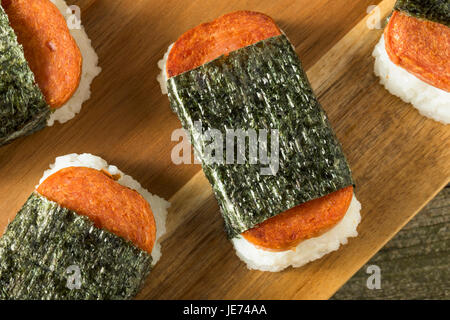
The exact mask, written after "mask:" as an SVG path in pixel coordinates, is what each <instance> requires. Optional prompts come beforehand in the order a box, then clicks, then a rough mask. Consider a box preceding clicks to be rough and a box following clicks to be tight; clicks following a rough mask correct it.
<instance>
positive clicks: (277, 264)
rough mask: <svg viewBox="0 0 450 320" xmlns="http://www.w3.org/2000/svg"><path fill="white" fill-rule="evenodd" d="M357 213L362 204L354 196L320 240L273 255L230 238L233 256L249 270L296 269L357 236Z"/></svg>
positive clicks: (238, 239)
mask: <svg viewBox="0 0 450 320" xmlns="http://www.w3.org/2000/svg"><path fill="white" fill-rule="evenodd" d="M360 211H361V204H360V203H359V201H358V200H357V199H356V196H353V199H352V202H351V203H350V206H349V208H348V210H347V213H346V214H345V216H344V218H342V220H341V221H340V222H339V223H338V224H337V225H336V226H334V227H333V228H332V229H331V230H329V231H327V232H326V233H324V234H322V235H321V236H319V237H316V238H311V239H308V240H305V241H302V242H301V243H300V244H299V245H298V246H297V247H295V248H294V249H292V250H288V251H278V252H274V251H267V250H263V249H259V248H258V247H256V246H255V245H253V244H252V243H250V242H249V241H247V240H246V239H245V238H244V237H242V236H238V237H237V238H235V239H233V240H232V243H233V245H234V249H235V250H236V254H237V255H238V257H239V258H240V259H241V260H242V261H244V262H245V263H246V264H247V267H248V268H249V269H255V270H260V271H270V272H278V271H281V270H283V269H286V268H288V267H290V266H292V267H294V268H298V267H301V266H303V265H305V264H307V263H308V262H311V261H314V260H317V259H320V258H322V257H323V256H324V255H326V254H328V253H330V252H332V251H336V250H338V249H339V247H340V245H345V244H347V241H348V238H351V237H356V236H357V235H358V232H357V230H356V229H357V227H358V225H359V223H360V222H361V214H360Z"/></svg>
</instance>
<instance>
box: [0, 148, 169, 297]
mask: <svg viewBox="0 0 450 320" xmlns="http://www.w3.org/2000/svg"><path fill="white" fill-rule="evenodd" d="M168 207H169V203H168V202H167V201H165V200H164V199H162V198H159V197H158V196H155V195H152V194H150V193H149V192H148V191H147V190H145V189H144V188H143V187H142V186H141V185H140V184H139V183H138V182H137V181H136V180H134V179H133V178H131V177H130V176H128V175H125V174H124V173H123V172H122V171H120V170H119V169H118V168H117V167H115V166H112V165H108V164H107V163H106V161H104V160H103V159H101V158H99V157H97V156H93V155H91V154H81V155H78V154H70V155H66V156H62V157H58V158H56V162H55V163H54V164H53V165H51V166H50V169H49V170H47V171H46V172H45V173H44V176H43V177H42V179H41V181H40V183H39V185H38V186H37V187H36V190H35V191H34V192H33V193H32V195H31V196H30V197H29V199H28V200H27V202H26V203H25V204H24V206H23V207H22V209H21V210H20V211H19V213H18V214H17V215H16V217H15V218H14V220H13V221H12V222H11V223H10V224H9V225H8V227H7V229H6V231H5V233H4V235H3V236H2V238H1V239H0V298H1V299H20V300H23V299H36V300H44V299H45V300H47V299H49V300H50V299H51V300H53V299H58V300H59V299H71V300H72V299H83V300H84V299H114V300H115V299H130V298H133V297H134V296H135V295H136V294H137V293H138V291H139V289H140V288H141V287H142V285H143V283H144V281H145V279H146V278H147V276H148V274H149V272H150V270H151V268H152V266H154V265H155V264H156V263H157V262H158V260H159V259H160V257H161V245H160V239H161V236H162V235H163V234H164V233H165V221H166V216H167V208H168Z"/></svg>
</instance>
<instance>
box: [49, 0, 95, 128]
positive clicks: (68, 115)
mask: <svg viewBox="0 0 450 320" xmlns="http://www.w3.org/2000/svg"><path fill="white" fill-rule="evenodd" d="M51 1H52V2H53V4H54V5H56V7H57V8H58V9H59V11H60V12H61V13H62V15H63V16H64V17H65V18H66V20H67V19H68V17H69V16H72V11H71V10H70V9H69V7H68V6H67V4H66V2H65V1H64V0H51ZM69 30H70V34H71V35H72V37H73V38H74V39H75V42H76V43H77V45H78V48H79V49H80V52H81V55H82V57H83V65H82V71H81V79H80V83H79V85H78V88H77V90H76V91H75V93H74V95H73V96H72V97H71V98H70V99H69V101H67V102H66V103H65V104H64V105H63V106H62V107H60V108H58V109H57V110H56V111H55V112H53V113H52V114H51V116H50V118H49V119H48V121H47V125H48V126H52V125H53V124H54V123H55V121H58V122H60V123H65V122H67V121H69V120H71V119H72V118H74V117H75V115H76V114H77V113H79V112H80V111H81V106H82V105H83V103H84V102H85V101H87V100H88V99H89V98H90V97H91V83H92V81H93V80H94V78H95V77H96V76H98V75H99V74H100V72H101V71H102V69H101V68H100V67H99V66H98V56H97V53H96V52H95V50H94V48H93V47H92V45H91V40H90V39H89V37H88V36H87V34H86V31H85V30H84V27H83V26H80V29H74V28H70V26H69Z"/></svg>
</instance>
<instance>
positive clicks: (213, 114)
mask: <svg viewBox="0 0 450 320" xmlns="http://www.w3.org/2000/svg"><path fill="white" fill-rule="evenodd" d="M168 86H169V99H170V102H171V106H172V108H173V110H174V111H175V112H176V113H177V114H178V117H179V118H180V120H181V123H182V125H183V127H184V128H185V129H186V130H187V131H188V132H189V133H190V136H191V141H192V142H193V145H194V149H195V152H196V154H197V157H198V158H199V159H200V160H201V161H202V167H203V170H204V172H205V175H206V177H207V178H208V180H209V182H210V183H211V184H212V186H213V189H214V193H215V196H216V198H217V201H218V202H219V206H220V209H221V212H222V215H223V217H224V220H225V228H226V231H227V233H228V236H229V237H230V238H233V237H235V236H236V235H238V234H240V233H242V232H244V231H246V230H248V229H251V228H253V227H255V226H256V225H258V224H259V223H262V222H263V221H265V220H267V219H268V218H271V217H273V216H275V215H277V214H279V213H281V212H283V211H286V210H288V209H291V208H293V207H295V206H296V205H299V204H301V203H304V202H307V201H310V200H313V199H316V198H319V197H322V196H325V195H327V194H329V193H332V192H334V191H337V190H339V189H341V188H344V187H347V186H350V185H352V184H353V180H352V176H351V171H350V168H349V166H348V163H347V161H346V159H345V156H344V153H343V151H342V148H341V146H340V144H339V142H338V140H337V139H336V137H335V135H334V133H333V130H332V128H331V126H330V124H329V122H328V119H327V116H326V114H325V112H324V111H323V109H322V107H321V106H320V104H319V102H318V101H317V99H316V97H315V95H314V93H313V91H312V89H311V86H310V84H309V81H308V79H307V77H306V74H305V73H304V71H303V68H302V66H301V63H300V60H299V58H298V56H297V54H296V53H295V51H294V49H293V48H292V46H291V44H290V42H289V41H288V39H287V38H286V37H285V36H277V37H273V38H270V39H267V40H264V41H261V42H259V43H257V44H254V45H251V46H248V47H245V48H242V49H239V50H237V51H234V52H232V53H231V54H229V55H228V56H222V57H220V58H218V59H216V60H214V61H211V62H209V63H207V64H204V65H202V66H200V67H198V68H196V69H194V70H191V71H188V72H185V73H183V74H180V75H178V76H176V77H173V78H171V79H169V81H168ZM196 121H201V123H202V127H203V129H204V130H207V129H212V128H214V129H218V130H220V132H222V134H223V135H224V136H225V132H226V130H227V129H242V130H244V131H247V130H249V129H255V130H259V129H277V130H279V135H280V137H279V145H280V153H279V158H280V161H279V171H278V172H277V174H276V175H262V174H261V171H260V169H261V167H264V166H262V165H261V163H257V164H251V163H250V161H249V157H248V154H249V153H248V152H247V154H246V162H245V163H244V164H221V163H211V162H210V161H207V159H206V158H205V155H204V151H205V146H206V145H207V144H208V142H207V141H205V139H204V136H201V135H199V133H200V132H199V130H198V129H197V128H196V127H195V125H194V123H195V122H196ZM269 143H270V142H269ZM224 154H225V152H224ZM224 157H225V155H224Z"/></svg>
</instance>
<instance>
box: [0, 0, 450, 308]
mask: <svg viewBox="0 0 450 320" xmlns="http://www.w3.org/2000/svg"><path fill="white" fill-rule="evenodd" d="M69 3H70V4H76V5H79V6H80V7H81V10H82V21H83V24H84V26H85V27H86V30H87V33H88V34H89V36H90V38H91V39H92V44H93V46H94V47H95V49H96V50H97V53H98V54H99V56H100V65H101V66H102V68H103V72H102V73H101V74H100V76H99V77H98V78H97V79H96V80H95V81H94V84H93V87H92V91H93V95H92V98H91V99H90V100H89V101H88V102H87V103H86V104H85V105H84V107H83V110H82V112H81V113H80V114H79V115H78V116H77V117H76V118H75V119H74V120H72V121H71V122H69V123H67V124H64V125H56V126H54V127H51V128H46V129H45V130H43V131H41V132H39V133H37V134H34V135H33V136H30V137H26V138H22V139H20V140H17V141H15V142H14V143H13V144H11V145H8V146H6V147H3V148H1V149H0V177H1V183H0V204H1V211H0V230H2V229H3V228H4V227H5V226H6V224H7V222H8V221H9V220H11V219H13V218H14V215H15V213H16V212H17V211H18V209H19V208H20V207H21V206H22V204H23V203H24V202H25V200H26V199H27V197H28V196H29V194H30V193H31V192H32V191H33V189H34V186H35V185H36V184H37V183H38V181H39V178H40V177H41V175H42V172H43V171H44V170H45V169H46V168H47V167H48V164H49V163H52V162H53V161H54V158H55V157H56V156H59V155H64V154H67V153H73V152H77V153H83V152H89V153H93V154H96V155H99V156H101V157H103V158H104V159H106V160H107V161H108V162H109V163H111V164H115V165H117V166H118V167H119V168H120V169H121V170H123V171H124V172H126V173H127V174H130V175H132V176H133V177H135V178H136V179H137V180H139V181H140V182H141V184H142V185H143V186H144V187H146V188H147V189H149V190H150V191H151V192H153V193H156V194H158V195H160V196H163V197H164V198H166V199H170V201H171V202H172V208H171V209H170V211H169V218H168V225H167V227H168V233H167V235H166V236H165V240H164V241H163V256H162V259H161V261H160V262H159V263H158V264H157V266H156V267H155V269H154V270H153V271H152V274H151V276H150V277H149V279H148V281H147V285H146V287H145V288H144V290H143V291H142V292H141V294H140V295H139V296H138V298H141V299H179V298H187V299H200V298H207V299H222V298H229V299H241V298H247V299H326V298H329V297H330V296H332V295H333V293H334V292H335V291H336V290H337V289H338V288H339V287H340V286H342V285H343V284H344V283H345V282H346V281H347V280H348V279H349V278H350V277H351V276H352V275H353V274H354V273H355V272H356V271H357V270H358V269H359V268H360V267H361V266H362V265H363V264H364V263H365V262H366V261H367V260H369V258H370V257H371V256H372V255H374V254H375V253H376V252H377V251H378V250H379V249H380V248H381V247H382V246H383V245H384V244H385V243H386V242H387V241H388V240H389V239H390V238H391V237H392V236H393V235H394V234H395V233H396V232H398V231H399V230H400V229H401V228H402V227H403V226H404V225H405V224H406V223H407V222H408V221H409V219H411V218H412V217H413V216H414V215H415V214H416V213H417V212H418V211H419V210H420V209H421V208H422V207H423V206H424V205H425V204H426V203H427V202H428V201H429V200H430V199H431V198H432V197H433V196H434V195H436V193H437V192H438V191H439V190H440V189H442V187H443V186H444V185H446V184H447V183H448V181H449V177H450V164H449V161H448V160H449V157H450V151H449V150H450V143H449V141H450V127H449V126H447V127H446V126H444V125H441V124H439V123H436V122H434V121H432V120H429V119H426V118H424V117H422V116H420V115H419V113H418V112H417V111H415V109H414V108H412V107H411V106H409V105H407V104H405V103H403V102H401V101H400V100H399V99H398V98H396V97H393V96H391V95H390V94H389V93H388V92H387V91H386V90H385V89H384V88H383V87H382V86H381V85H379V83H378V79H377V78H376V77H375V76H374V75H373V58H372V57H371V52H372V50H373V47H374V45H375V43H376V42H377V41H378V39H379V37H380V35H381V32H382V31H381V30H370V29H369V28H368V27H367V25H366V21H365V19H366V10H367V7H368V6H369V5H377V4H378V5H379V8H380V14H381V16H382V17H385V16H387V15H388V13H389V12H390V10H391V8H392V6H393V4H394V1H393V0H385V1H381V2H380V1H344V0H339V1H337V0H329V1H314V2H312V1H307V0H292V1H291V0H286V1H262V0H258V1H241V0H230V1H217V0H216V1H196V0H190V1H184V0H183V1H180V0H165V1H162V0H161V1H160V0H146V1H144V0H138V1H125V0H115V1H107V0H80V1H69ZM238 9H248V10H255V11H261V12H264V13H266V14H268V15H270V16H272V17H273V18H274V19H275V20H276V21H277V23H278V24H279V25H280V27H281V28H282V29H283V30H284V31H285V32H286V34H287V35H288V36H289V38H290V40H291V42H292V43H293V44H294V46H295V47H296V50H297V52H298V53H299V56H300V58H301V59H302V61H303V65H304V67H305V69H306V70H307V73H308V76H309V77H310V80H311V82H312V86H313V88H314V90H315V91H316V93H317V94H318V96H319V100H320V101H321V103H322V105H323V107H324V109H325V110H326V111H327V113H328V115H329V117H330V120H331V122H332V124H333V126H334V128H335V130H336V133H337V135H338V137H339V139H340V141H341V143H342V144H343V147H344V150H345V152H346V154H347V156H348V159H349V162H350V164H351V166H352V169H353V172H354V177H355V180H356V183H357V185H358V189H357V196H358V198H359V200H360V201H361V203H362V205H363V212H362V215H363V220H362V223H361V225H360V227H359V231H360V236H359V237H358V238H356V239H353V240H351V241H350V243H349V245H347V246H345V247H344V248H343V249H341V250H339V251H338V252H335V253H333V254H330V255H328V256H327V257H325V258H324V259H321V260H319V261H316V262H314V263H311V264H309V265H307V266H305V267H303V268H299V269H288V270H286V271H284V272H281V273H276V274H273V273H263V272H255V271H249V270H247V269H246V267H245V264H244V263H242V262H241V261H240V260H239V259H238V258H237V257H236V255H235V254H234V250H233V248H232V246H231V243H230V242H229V241H228V240H227V239H226V236H225V233H224V232H223V222H222V220H221V217H220V214H219V211H218V206H217V203H216V201H215V199H214V197H213V195H212V191H211V188H210V186H209V184H208V183H207V181H206V179H205V178H204V175H203V173H202V172H201V168H200V167H199V166H198V165H181V166H177V165H175V164H173V163H172V161H171V149H172V148H173V146H175V145H176V144H177V142H172V141H171V133H172V131H173V130H175V129H177V128H179V127H180V126H181V125H180V122H179V121H178V119H177V117H176V116H175V115H174V114H173V113H172V112H171V110H170V108H169V103H168V99H167V97H166V96H162V95H161V93H160V88H159V85H158V83H157V82H156V76H157V74H158V72H159V70H158V68H157V61H158V60H159V59H160V58H161V57H162V56H163V54H164V52H165V51H166V49H167V47H168V45H169V44H170V43H172V42H173V41H175V40H176V39H177V37H178V36H180V35H181V34H182V33H183V32H184V31H186V30H187V29H189V28H191V27H193V26H195V25H197V24H199V23H202V22H205V21H208V20H211V19H213V18H215V17H217V16H219V15H222V14H224V13H227V12H231V11H234V10H238Z"/></svg>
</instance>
